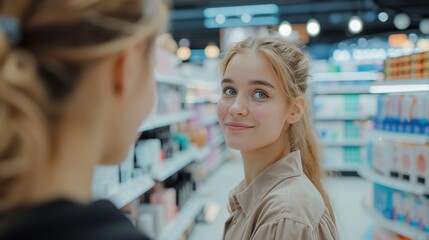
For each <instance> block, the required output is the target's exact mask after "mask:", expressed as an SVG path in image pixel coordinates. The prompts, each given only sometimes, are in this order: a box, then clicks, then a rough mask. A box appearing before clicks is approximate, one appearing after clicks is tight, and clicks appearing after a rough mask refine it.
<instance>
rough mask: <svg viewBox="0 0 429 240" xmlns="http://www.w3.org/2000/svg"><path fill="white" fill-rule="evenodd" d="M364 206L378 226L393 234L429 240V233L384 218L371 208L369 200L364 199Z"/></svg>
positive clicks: (417, 239)
mask: <svg viewBox="0 0 429 240" xmlns="http://www.w3.org/2000/svg"><path fill="white" fill-rule="evenodd" d="M362 206H363V208H364V210H365V212H366V213H367V214H368V215H369V216H370V217H371V218H372V219H374V220H375V221H376V222H377V224H379V225H380V226H382V227H384V228H386V229H389V230H390V231H392V232H396V233H399V234H401V235H404V236H406V237H409V238H411V239H414V240H427V239H429V233H424V232H422V231H419V230H418V229H416V228H413V227H411V226H408V225H406V224H403V223H400V222H394V221H391V220H389V219H386V218H384V217H383V216H382V215H381V214H380V213H378V212H377V211H376V210H375V209H373V208H372V207H371V204H370V203H369V201H368V200H366V199H364V200H363V201H362Z"/></svg>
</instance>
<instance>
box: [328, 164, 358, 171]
mask: <svg viewBox="0 0 429 240" xmlns="http://www.w3.org/2000/svg"><path fill="white" fill-rule="evenodd" d="M324 170H325V171H333V172H357V171H358V170H359V164H351V163H350V164H341V165H328V164H327V165H325V166H324Z"/></svg>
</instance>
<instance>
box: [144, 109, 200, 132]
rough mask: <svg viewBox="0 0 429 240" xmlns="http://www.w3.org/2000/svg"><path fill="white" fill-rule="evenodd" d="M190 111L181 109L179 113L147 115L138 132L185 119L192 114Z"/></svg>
mask: <svg viewBox="0 0 429 240" xmlns="http://www.w3.org/2000/svg"><path fill="white" fill-rule="evenodd" d="M193 115H194V114H193V112H191V111H183V112H180V113H173V114H165V115H159V116H152V117H149V118H148V119H147V120H146V121H145V122H144V123H143V124H142V126H141V127H140V128H139V132H143V131H148V130H151V129H155V128H159V127H163V126H168V125H171V124H174V123H178V122H183V121H186V120H188V119H190V118H192V116H193Z"/></svg>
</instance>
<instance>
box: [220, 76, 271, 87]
mask: <svg viewBox="0 0 429 240" xmlns="http://www.w3.org/2000/svg"><path fill="white" fill-rule="evenodd" d="M226 83H234V82H233V81H232V80H231V79H229V78H224V79H222V82H221V84H226ZM249 84H250V85H262V86H267V87H270V88H273V89H275V87H274V86H273V85H272V84H271V83H269V82H267V81H265V80H250V82H249Z"/></svg>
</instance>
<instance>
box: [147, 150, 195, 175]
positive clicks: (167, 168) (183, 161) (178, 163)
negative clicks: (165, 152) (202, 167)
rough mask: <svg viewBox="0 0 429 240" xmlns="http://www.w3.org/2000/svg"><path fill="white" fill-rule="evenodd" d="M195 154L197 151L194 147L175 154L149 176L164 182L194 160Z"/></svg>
mask: <svg viewBox="0 0 429 240" xmlns="http://www.w3.org/2000/svg"><path fill="white" fill-rule="evenodd" d="M196 153H197V149H196V148H195V147H190V149H188V150H186V151H183V152H180V153H176V155H175V156H174V157H172V158H171V159H165V160H164V162H163V163H162V164H161V165H159V166H156V167H155V168H154V169H152V171H151V175H152V177H153V179H155V180H157V181H159V182H162V181H164V180H165V179H167V178H168V177H170V176H172V175H173V174H175V173H176V172H178V171H179V170H180V169H182V168H184V167H186V166H187V165H188V164H190V163H191V162H192V161H193V160H195V157H196Z"/></svg>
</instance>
